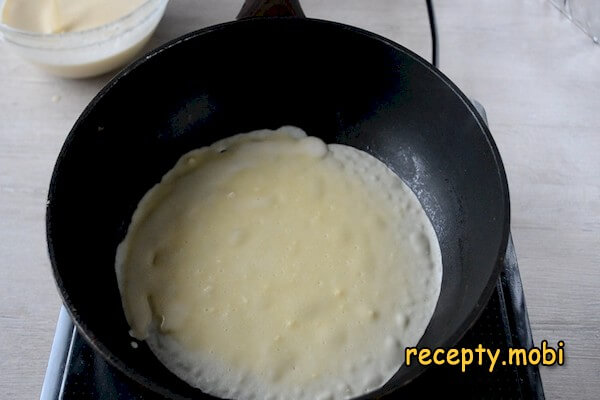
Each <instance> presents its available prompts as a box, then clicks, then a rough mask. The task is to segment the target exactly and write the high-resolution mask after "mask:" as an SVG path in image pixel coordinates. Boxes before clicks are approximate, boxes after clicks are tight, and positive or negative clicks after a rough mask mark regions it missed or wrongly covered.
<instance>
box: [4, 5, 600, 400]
mask: <svg viewBox="0 0 600 400" xmlns="http://www.w3.org/2000/svg"><path fill="white" fill-rule="evenodd" d="M240 3H241V0H172V1H171V2H170V4H169V6H168V8H167V12H166V14H165V17H164V19H163V20H162V22H161V23H160V25H159V27H158V29H157V31H156V33H155V35H154V37H153V39H152V40H151V42H150V44H149V46H148V49H149V48H151V47H154V46H157V45H159V44H161V43H164V42H165V41H167V40H169V39H172V38H175V37H177V36H179V35H181V34H183V33H186V32H188V31H191V30H194V29H197V28H201V27H205V26H209V25H212V24H215V23H219V22H224V21H228V20H231V19H233V18H234V16H235V15H236V13H237V11H238V9H239V7H240ZM302 4H303V7H304V10H305V12H306V14H307V15H309V16H312V17H317V18H324V19H332V20H336V21H341V22H345V23H349V24H352V25H356V26H359V27H362V28H365V29H368V30H371V31H374V32H377V33H380V34H382V35H384V36H387V37H389V38H391V39H393V40H395V41H397V42H398V43H401V44H404V45H405V46H406V47H408V48H410V49H412V50H414V51H416V52H417V53H419V54H421V55H422V56H424V57H425V58H429V55H430V48H429V46H430V42H429V40H430V39H429V34H428V25H427V19H426V9H425V6H424V2H422V1H415V0H401V1H399V0H379V1H376V2H368V1H366V0H346V1H342V0H335V1H333V0H329V1H324V0H302ZM436 5H437V8H436V11H437V17H438V24H439V34H440V46H441V47H440V60H441V64H440V68H441V70H442V71H443V72H444V73H445V74H447V75H448V76H449V77H450V78H451V79H452V80H453V81H454V82H456V84H457V85H458V86H459V87H460V88H461V89H462V90H463V91H464V92H465V93H466V94H467V95H469V96H471V97H473V98H475V99H477V100H479V101H480V102H481V103H482V104H483V105H484V106H485V107H486V109H487V113H488V118H489V124H490V129H491V131H492V133H493V135H494V138H495V140H496V142H497V144H498V147H499V149H500V152H501V154H502V156H503V160H504V163H505V167H506V171H507V174H508V180H509V185H510V190H511V201H512V233H513V237H514V241H515V246H516V251H517V255H518V260H519V265H520V269H521V275H522V278H523V285H524V289H525V295H526V298H527V305H528V308H529V316H530V319H531V325H532V329H533V335H534V340H535V341H536V342H537V343H539V342H540V341H541V340H542V339H547V340H548V341H549V342H550V343H554V345H556V342H557V341H558V340H564V341H565V342H566V364H565V365H564V366H562V367H559V366H555V367H540V369H541V373H542V379H543V383H544V388H545V391H546V395H547V397H548V398H549V399H560V398H565V399H570V398H587V399H592V398H599V397H600V296H599V295H598V290H599V289H600V250H599V249H600V46H597V45H594V44H593V43H592V41H591V39H589V38H588V37H587V36H585V35H584V34H583V33H582V32H581V31H580V30H579V29H578V28H576V27H575V26H574V25H573V24H572V23H570V22H569V21H568V19H566V18H565V17H564V16H563V15H562V14H560V12H559V11H557V10H556V9H555V8H553V7H552V6H551V5H550V3H549V2H547V1H542V0H504V1H497V0H481V1H469V0H460V1H457V0H445V1H441V0H438V1H436ZM0 45H1V46H2V47H1V51H0V88H1V89H0V260H2V262H1V264H0V324H1V328H0V393H3V395H2V397H3V398H7V399H31V398H34V397H37V396H39V392H40V388H41V384H42V381H43V378H44V372H45V369H46V363H47V359H48V354H49V351H50V346H51V343H52V337H53V333H54V328H55V323H56V318H57V316H58V310H59V308H60V299H59V296H58V293H57V290H56V287H55V284H54V281H53V278H52V274H51V271H50V265H49V261H48V257H47V253H46V242H45V230H44V229H45V226H44V212H45V203H46V194H47V187H48V182H49V179H50V174H51V172H52V167H53V164H54V161H55V159H56V156H57V154H58V152H59V150H60V147H61V145H62V143H63V141H64V139H65V137H66V135H67V133H68V132H69V129H70V128H71V126H72V124H73V123H74V122H75V120H76V118H77V117H78V115H79V114H80V112H81V111H82V110H83V108H84V107H85V106H86V104H87V103H88V102H89V101H90V100H91V99H92V97H93V96H94V95H95V94H96V93H97V92H98V90H99V89H100V88H101V87H102V86H103V85H104V84H105V83H106V82H107V81H108V80H109V79H110V77H111V76H110V75H106V76H102V77H100V78H95V79H89V80H78V81H71V80H64V79H58V78H54V77H51V76H48V75H45V74H44V73H42V72H40V71H38V70H36V69H35V68H34V67H31V66H30V65H28V64H26V63H25V62H23V61H22V60H20V59H19V58H17V57H16V56H14V55H13V54H11V53H10V52H9V51H7V50H8V49H7V48H6V44H4V43H2V44H0ZM240 72H242V71H240Z"/></svg>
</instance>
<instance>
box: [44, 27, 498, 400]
mask: <svg viewBox="0 0 600 400" xmlns="http://www.w3.org/2000/svg"><path fill="white" fill-rule="evenodd" d="M286 21H295V22H294V23H301V24H306V25H308V26H310V25H328V26H330V27H333V29H342V30H344V31H350V32H352V33H353V34H357V35H360V36H363V37H367V38H368V39H371V40H374V41H377V42H380V43H382V44H384V45H386V46H389V47H391V48H393V49H394V50H396V51H399V52H401V53H404V54H405V55H407V56H408V57H410V58H412V59H413V60H414V61H417V62H418V63H419V64H421V65H422V66H423V67H425V68H426V69H427V70H428V71H429V72H430V73H432V74H434V75H435V76H436V77H437V78H438V79H439V80H440V81H441V82H443V83H444V84H445V85H446V86H447V87H448V89H450V90H451V91H452V92H453V93H454V94H455V95H456V96H457V97H458V98H459V99H460V100H461V101H462V103H463V104H464V105H465V106H466V108H467V109H468V110H469V112H470V113H471V115H472V116H473V117H474V118H475V120H476V121H477V125H478V126H479V129H480V130H481V131H482V133H483V135H484V137H485V140H486V142H487V144H488V146H489V148H490V150H491V155H492V158H493V162H494V163H495V165H496V168H497V173H498V175H499V176H498V178H499V181H500V189H501V192H502V195H503V196H502V201H503V203H504V207H503V212H504V216H503V219H504V220H503V226H502V237H501V241H500V246H499V248H498V253H497V255H496V263H495V265H494V268H493V269H492V271H491V275H490V279H489V281H488V282H487V284H486V286H485V287H484V289H483V291H482V293H481V295H480V296H479V299H478V300H477V302H476V306H475V308H474V309H473V310H471V312H470V313H469V314H468V315H467V316H466V317H465V318H463V322H462V323H461V324H460V326H459V328H458V329H457V330H455V331H454V332H453V333H452V334H451V335H450V336H448V337H447V339H446V342H447V345H448V346H454V345H455V344H456V343H458V341H459V340H460V339H461V338H462V337H463V336H464V334H465V333H466V332H467V331H468V330H469V329H470V328H471V327H472V326H473V325H474V324H475V322H476V321H477V319H478V318H479V316H480V315H481V313H482V312H483V310H484V308H485V306H486V305H487V303H488V302H489V299H490V298H491V295H492V293H493V290H494V288H495V286H496V282H497V280H498V277H499V275H500V272H501V269H502V262H503V260H504V256H505V253H506V248H507V245H508V239H509V235H510V195H509V188H508V181H507V177H506V171H505V168H504V164H503V162H502V158H501V156H500V153H499V151H498V148H497V146H496V143H495V141H494V139H493V137H492V135H491V132H490V131H489V128H488V126H487V124H486V123H485V122H484V120H483V117H482V116H481V115H480V114H479V112H478V111H477V109H476V108H475V106H474V105H473V103H472V102H471V101H470V100H469V98H468V97H467V96H466V95H465V94H464V93H463V92H462V91H461V90H460V89H459V88H458V86H456V84H454V83H453V82H452V81H451V80H450V79H449V78H448V77H447V76H446V75H444V74H443V73H442V72H441V71H440V70H439V69H437V68H436V67H434V66H433V65H432V64H431V63H429V62H428V61H426V60H425V59H423V58H422V57H421V56H419V55H418V54H416V53H414V52H413V51H411V50H409V49H407V48H406V47H404V46H402V45H400V44H398V43H396V42H394V41H392V40H390V39H387V38H385V37H383V36H381V35H379V34H376V33H373V32H370V31H367V30H365V29H362V28H357V27H354V26H351V25H347V24H344V23H340V22H334V21H328V20H323V19H316V18H305V17H254V18H248V19H244V20H239V21H230V22H225V23H222V24H218V25H213V26H209V27H206V28H203V29H199V30H196V31H193V32H190V33H187V34H185V35H182V36H180V37H178V38H175V39H173V40H171V41H168V42H166V43H164V44H163V45H161V46H159V47H157V48H156V49H153V50H151V51H150V52H148V53H146V54H145V55H143V56H141V57H140V58H138V59H137V60H136V61H134V62H132V63H131V64H129V65H128V66H126V67H125V68H124V69H122V70H121V71H120V72H118V73H117V74H116V75H115V76H114V77H113V78H112V79H111V80H110V81H109V82H108V83H107V84H106V85H105V86H104V87H103V88H102V89H101V90H100V91H99V92H98V93H97V94H96V96H94V98H93V99H92V100H91V101H90V102H89V104H88V105H87V106H86V107H85V109H84V110H83V111H82V113H81V114H80V116H79V117H78V118H77V120H76V121H75V123H74V124H73V127H72V128H71V130H70V131H69V134H68V135H67V137H66V138H65V141H64V143H63V145H62V147H61V150H60V152H59V154H58V156H57V159H56V162H55V165H54V168H53V171H52V176H51V179H50V185H49V190H48V197H47V201H46V242H47V246H48V255H49V258H50V263H51V267H52V273H53V276H54V280H55V284H56V286H57V289H58V292H59V295H60V297H61V300H62V302H63V304H64V306H65V308H66V309H67V311H68V313H69V315H70V316H71V319H72V320H73V323H74V324H75V326H76V327H77V330H78V332H79V333H80V334H81V335H82V336H83V337H84V338H85V339H86V341H87V342H88V344H89V345H90V346H91V347H92V348H93V349H94V350H95V351H97V352H98V353H100V354H101V355H102V356H103V357H104V359H106V360H107V361H108V362H109V363H110V364H111V365H112V366H114V367H115V368H117V369H118V370H119V371H121V372H122V373H124V374H125V375H127V376H128V377H129V378H130V379H132V380H134V381H135V382H136V383H137V384H140V385H142V386H145V387H148V388H149V389H151V390H153V391H155V392H157V393H159V394H161V395H163V396H166V397H170V398H173V397H175V398H182V397H181V396H180V395H179V394H177V393H174V392H172V391H171V390H169V389H168V388H167V387H165V386H163V385H159V384H157V383H156V382H154V381H152V380H149V379H145V378H144V377H143V376H142V375H141V374H139V372H138V371H137V370H135V369H133V368H131V367H130V366H128V365H127V364H126V363H125V362H124V361H123V360H122V359H121V358H120V357H117V356H116V355H115V354H114V353H113V352H112V351H111V350H110V349H109V348H108V347H106V346H105V345H104V344H103V343H102V342H101V341H100V340H99V339H98V337H97V336H96V335H95V334H94V333H93V332H92V331H91V330H90V329H89V327H88V326H87V324H86V323H85V322H84V321H83V320H82V319H81V318H80V316H79V313H78V310H77V308H76V307H75V306H74V305H73V303H72V302H71V299H70V296H69V294H68V293H67V292H66V291H65V290H64V289H63V288H64V287H65V286H64V282H63V279H62V278H61V276H60V273H59V270H58V262H57V260H56V250H55V245H54V241H53V229H54V225H53V224H54V223H55V221H54V218H53V216H52V207H53V204H54V197H55V188H56V181H57V179H58V175H60V171H61V169H62V168H61V165H62V161H63V160H64V158H65V157H66V154H67V152H68V151H69V149H70V147H71V143H72V142H73V141H74V139H75V136H76V134H77V131H78V130H79V127H80V126H81V125H82V123H83V122H84V121H85V120H86V119H87V117H88V116H89V114H90V113H91V112H92V110H93V109H94V108H95V107H96V105H97V104H98V103H99V102H100V101H101V100H102V99H103V98H104V96H105V95H106V94H107V93H108V92H110V90H111V89H112V87H113V86H115V85H116V84H118V83H119V81H120V80H121V79H123V78H125V77H126V76H128V75H129V74H130V73H132V72H133V71H135V70H136V69H137V68H138V67H139V66H141V65H143V64H145V63H146V62H148V61H149V60H151V59H152V58H154V57H156V56H158V55H160V54H161V53H163V52H164V51H167V50H168V49H170V48H171V47H174V46H177V45H178V44H180V43H184V42H186V41H188V40H192V39H195V38H197V37H201V36H204V35H207V34H210V33H213V32H217V31H221V30H224V29H228V28H229V27H230V26H243V25H252V24H275V23H289V22H286ZM300 21H301V22H300ZM309 29H310V28H309ZM436 308H437V305H436ZM411 369H413V371H414V372H413V373H412V374H410V375H408V379H407V380H406V381H405V382H404V383H403V385H404V384H408V383H409V382H411V381H412V380H414V379H415V378H417V377H418V376H419V375H420V374H421V373H422V372H423V371H425V369H426V367H424V366H420V365H419V366H413V367H412V368H411ZM182 382H183V381H182ZM388 384H389V382H387V383H385V384H384V385H383V386H382V387H380V388H378V389H376V390H375V391H373V392H371V393H368V394H366V395H363V396H359V397H358V398H360V399H364V398H370V397H372V396H373V395H375V394H377V395H378V396H380V395H382V394H385V393H389V392H391V391H393V390H395V389H397V388H398V387H388ZM403 385H402V386H403ZM190 387H191V386H190Z"/></svg>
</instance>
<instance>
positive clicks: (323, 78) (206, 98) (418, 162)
mask: <svg viewBox="0 0 600 400" xmlns="http://www.w3.org/2000/svg"><path fill="white" fill-rule="evenodd" d="M267 3H269V4H268V5H269V6H273V5H274V6H275V8H270V10H271V12H273V10H275V13H281V12H282V10H283V12H287V10H288V8H289V7H286V6H289V5H290V3H289V2H283V3H280V2H277V1H275V2H274V1H267ZM282 4H283V5H282ZM262 5H263V6H264V3H263V4H262ZM245 10H246V12H254V13H256V12H260V10H263V11H264V8H263V9H261V8H260V7H254V8H253V7H252V4H250V6H247V7H246V8H245ZM248 10H250V11H248ZM257 10H258V11H257ZM267 14H268V12H267ZM282 125H296V126H298V127H300V128H302V129H304V130H305V131H306V132H308V133H309V134H310V135H315V136H319V137H321V138H322V139H324V140H325V141H326V142H330V143H331V142H336V143H344V144H348V145H351V146H354V147H357V148H359V149H362V150H365V151H367V152H369V153H371V154H372V155H374V156H375V157H377V158H379V159H380V160H382V161H383V162H384V163H386V164H387V165H388V166H389V167H390V168H391V169H392V170H393V171H395V172H396V173H397V174H398V175H399V176H400V177H401V178H402V179H403V180H404V181H405V182H406V183H407V184H408V185H409V186H410V187H411V188H412V190H413V191H414V192H415V193H416V195H417V196H418V198H419V200H420V201H421V203H422V204H423V206H424V208H425V210H426V212H427V215H428V216H429V218H430V219H431V221H432V223H433V226H434V228H435V230H436V232H437V235H438V238H439V240H440V246H441V250H442V258H443V267H444V277H443V282H442V290H441V295H440V299H439V302H438V305H437V308H436V310H435V313H434V315H433V318H432V320H431V323H430V324H429V327H428V328H427V331H426V332H425V335H424V336H423V338H422V339H421V341H420V344H419V345H420V346H428V347H432V348H433V347H438V346H444V347H447V346H452V345H454V344H456V343H457V341H458V340H459V339H460V337H461V336H462V335H463V334H464V333H465V332H466V330H467V329H468V328H469V327H470V326H471V325H472V324H473V323H474V322H475V320H476V319H477V317H478V316H479V314H480V312H481V311H482V309H483V307H484V306H485V305H486V303H487V300H488V298H489V296H490V294H491V292H492V290H493V287H494V283H495V281H496V279H497V277H498V274H499V272H500V268H501V267H500V266H501V259H502V257H503V255H504V253H505V248H506V244H507V238H508V232H509V198H508V188H507V183H506V176H505V174H504V169H503V166H502V162H501V160H500V156H499V154H498V151H497V149H496V146H495V144H494V142H493V140H492V137H491V135H490V133H489V131H488V129H487V128H486V125H485V124H484V123H483V121H482V119H481V117H480V116H479V115H478V113H477V111H476V110H475V109H474V107H473V105H472V104H471V103H470V102H469V100H468V99H467V98H466V97H465V95H464V94H463V93H462V92H460V90H459V89H458V88H457V87H456V86H455V85H454V84H453V83H452V82H450V80H449V79H448V78H447V77H445V76H444V75H443V74H441V73H440V72H439V71H438V70H437V69H436V68H434V67H432V66H431V65H430V64H429V63H428V62H426V61H424V60H423V59H421V58H420V57H419V56H417V55H415V54H414V53H412V52H410V51H409V50H407V49H405V48H404V47H402V46H400V45H398V44H396V43H393V42H391V41H389V40H387V39H385V38H382V37H380V36H377V35H374V34H372V33H369V32H365V31H363V30H360V29H357V28H353V27H350V26H346V25H342V24H337V23H332V22H325V21H318V20H311V19H304V18H254V19H247V20H241V21H238V22H232V23H227V24H223V25H219V26H215V27H210V28H207V29H203V30H200V31H198V32H194V33H191V34H188V35H186V36H184V37H182V38H180V39H177V40H175V41H173V42H171V43H168V44H166V45H164V46H162V47H160V48H159V49H157V50H155V51H153V52H152V53H150V54H149V55H147V56H146V57H144V58H142V59H140V60H138V61H137V62H135V63H134V64H132V65H131V66H129V67H127V68H126V69H125V70H124V71H122V72H121V73H120V74H118V75H117V77H116V78H114V79H113V80H112V81H111V82H110V83H109V84H108V85H107V86H106V87H105V88H104V89H103V90H102V91H101V92H100V93H99V94H98V96H96V98H95V99H94V100H93V101H92V102H91V103H90V105H89V106H88V107H87V108H86V109H85V111H84V112H83V114H82V115H81V117H80V118H79V119H78V121H77V122H76V123H75V126H74V127H73V129H72V131H71V133H70V134H69V136H68V138H67V140H66V142H65V144H64V146H63V148H62V150H61V152H60V155H59V157H58V160H57V163H56V167H55V170H54V174H53V176H52V181H51V183H50V192H49V196H48V209H47V234H48V246H49V251H50V259H51V262H52V266H53V268H54V274H55V278H56V281H57V284H58V287H59V290H60V293H61V295H62V297H63V301H64V303H65V305H66V306H67V308H68V310H69V312H70V313H71V315H72V317H73V319H74V321H75V324H76V325H77V327H78V328H79V330H80V332H81V333H82V334H83V335H84V336H85V337H86V339H87V340H88V341H89V342H90V343H91V345H92V346H93V347H94V348H95V349H96V350H97V351H98V352H99V353H101V354H102V355H103V356H104V357H106V359H108V360H109V361H110V362H111V363H112V364H113V365H115V366H116V367H117V368H118V369H120V370H121V371H123V372H124V373H125V374H126V375H128V376H129V377H131V378H133V379H134V380H135V381H137V382H138V383H140V384H141V385H144V386H146V387H148V388H150V389H152V390H154V391H156V392H158V393H161V394H163V395H166V396H169V397H175V398H202V397H203V396H205V395H203V394H202V393H200V392H199V391H198V390H195V389H193V388H191V387H189V386H188V385H187V384H186V383H184V382H182V381H181V380H179V379H178V378H177V377H175V376H174V375H173V374H171V373H170V372H169V371H168V370H167V369H166V368H165V367H164V366H163V365H162V364H161V363H160V362H159V361H158V360H157V359H156V358H155V357H154V356H153V354H152V353H151V351H150V350H149V349H148V348H147V346H146V345H145V344H141V346H140V348H138V349H133V348H132V347H131V346H130V341H131V340H130V337H129V336H128V333H127V332H128V330H129V327H128V325H127V323H126V321H125V318H124V315H123V312H122V308H121V300H120V295H119V291H118V289H117V283H116V278H115V272H114V260H115V250H116V248H117V245H118V244H119V242H120V241H121V240H122V239H123V237H124V235H125V233H126V230H127V226H128V224H129V221H130V218H131V215H132V213H133V211H134V209H135V208H136V205H137V204H138V201H139V200H140V199H141V197H142V196H143V195H144V193H146V191H147V190H148V189H150V188H151V187H152V186H153V185H154V184H155V183H157V182H158V181H159V180H160V178H161V177H162V175H163V174H164V173H165V172H167V171H168V170H169V169H170V168H171V167H172V166H173V165H174V163H175V162H176V161H177V159H178V158H179V157H180V156H181V155H182V154H184V153H186V152H187V151H189V150H191V149H194V148H197V147H201V146H206V145H208V144H210V143H212V142H214V141H216V140H218V139H221V138H224V137H226V136H230V135H233V134H236V133H239V132H247V131H252V130H255V129H262V128H278V127H280V126H282ZM422 369H423V367H419V366H416V365H415V366H411V367H405V368H401V369H400V370H399V371H398V372H397V373H396V375H395V376H394V377H393V378H392V379H391V380H390V381H389V382H388V383H387V384H386V385H385V386H384V388H383V389H381V390H378V391H377V392H376V393H373V394H372V395H375V396H378V395H382V394H383V393H387V392H389V391H391V390H393V389H394V388H397V387H399V386H402V385H404V384H406V383H407V382H409V381H410V380H412V379H414V378H415V377H416V376H417V375H418V374H419V373H421V372H422Z"/></svg>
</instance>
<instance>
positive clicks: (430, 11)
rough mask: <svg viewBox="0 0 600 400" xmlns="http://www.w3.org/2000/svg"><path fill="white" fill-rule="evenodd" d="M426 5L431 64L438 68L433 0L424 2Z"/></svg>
mask: <svg viewBox="0 0 600 400" xmlns="http://www.w3.org/2000/svg"><path fill="white" fill-rule="evenodd" d="M425 3H426V4H427V16H428V17H429V28H430V29H431V63H432V64H433V65H434V66H435V67H436V68H438V63H439V54H438V34H437V27H436V25H435V13H434V12H433V0H425Z"/></svg>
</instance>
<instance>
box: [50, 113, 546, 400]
mask: <svg viewBox="0 0 600 400" xmlns="http://www.w3.org/2000/svg"><path fill="white" fill-rule="evenodd" d="M476 106H477V107H478V109H479V110H480V112H481V114H482V115H483V116H485V112H484V111H483V108H482V107H481V106H480V105H479V104H476ZM480 343H481V344H482V345H483V346H484V347H486V348H493V349H500V350H501V354H506V353H507V349H508V348H509V347H522V348H531V347H533V346H534V344H533V338H532V335H531V328H530V325H529V317H528V314H527V308H526V306H525V298H524V295H523V286H522V285H521V277H520V274H519V268H518V265H517V258H516V254H515V249H514V246H513V243H512V239H511V240H510V241H509V244H508V248H507V252H506V257H505V259H504V269H503V272H502V274H501V276H500V278H499V279H498V281H497V283H496V290H495V291H494V293H493V294H492V297H491V298H490V301H489V303H488V305H487V307H486V308H485V310H484V311H483V314H482V315H481V317H480V318H479V320H478V321H477V322H476V323H475V325H474V326H473V327H472V328H471V329H470V330H469V331H468V332H467V334H466V335H465V336H464V337H463V339H462V340H461V341H460V342H459V344H458V345H457V347H459V348H463V347H464V348H471V349H473V348H475V347H477V345H478V344H480ZM488 367H489V363H487V364H486V363H484V365H483V366H475V365H474V364H472V365H471V366H469V367H468V368H467V370H466V372H464V373H463V372H461V370H460V368H459V367H456V366H447V365H446V366H431V367H430V368H429V369H427V371H426V372H425V373H424V374H423V375H421V376H420V377H419V378H417V379H416V380H415V381H413V382H411V383H410V384H409V385H407V386H405V387H404V388H402V389H400V390H398V391H396V392H394V393H393V394H392V395H389V396H387V397H386V399H387V398H389V399H393V398H394V399H395V398H404V399H412V398H425V399H426V398H430V397H432V396H433V395H439V394H443V395H444V396H445V397H447V398H462V399H544V391H543V388H542V381H541V379H540V374H539V370H538V368H537V366H532V365H528V366H496V368H495V370H494V372H493V373H489V372H488ZM160 398H161V397H160V396H158V395H156V394H154V393H150V392H149V391H148V390H146V389H144V388H143V387H141V386H139V385H138V384H136V383H135V382H133V381H131V380H130V379H129V378H128V377H126V376H125V375H123V374H122V373H121V372H119V371H118V370H116V369H115V368H114V367H112V366H111V365H109V364H108V363H107V362H106V361H104V359H103V358H102V357H101V356H100V355H98V354H97V353H96V352H95V351H94V350H93V349H92V348H91V347H90V346H89V345H88V344H87V342H86V341H85V340H84V339H83V337H82V336H81V335H79V333H78V332H77V329H76V328H74V326H73V323H72V322H71V320H70V318H69V316H68V313H67V312H66V311H65V310H64V308H63V309H62V310H61V313H60V317H59V321H58V324H57V329H56V334H55V337H54V342H53V345H52V351H51V354H50V360H49V362H48V368H47V371H46V377H45V379H44V385H43V388H42V394H41V399H42V400H47V399H90V400H93V399H149V400H153V399H160Z"/></svg>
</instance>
